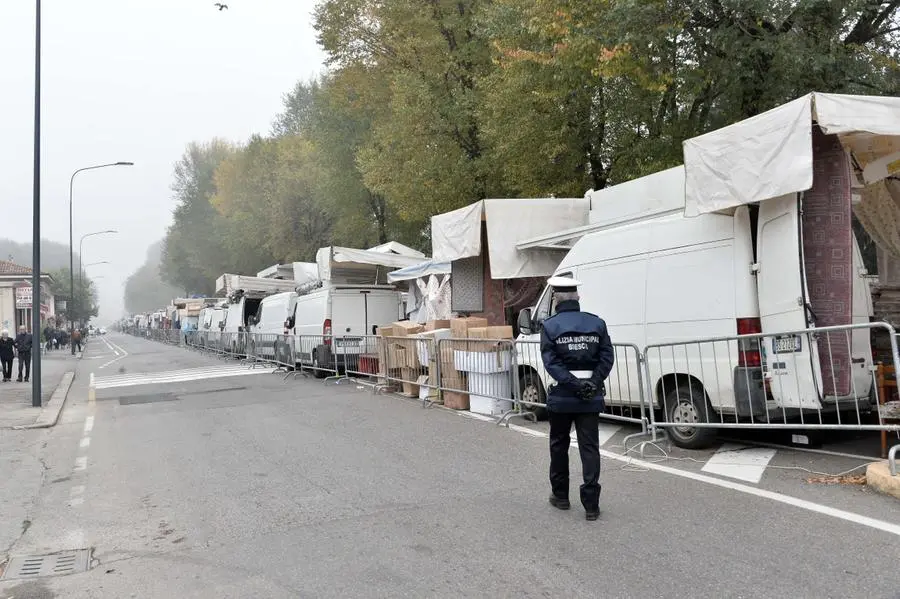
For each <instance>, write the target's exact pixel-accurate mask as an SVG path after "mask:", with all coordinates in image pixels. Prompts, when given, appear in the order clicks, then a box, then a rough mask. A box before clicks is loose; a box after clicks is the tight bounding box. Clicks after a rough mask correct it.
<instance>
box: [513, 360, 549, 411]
mask: <svg viewBox="0 0 900 599" xmlns="http://www.w3.org/2000/svg"><path fill="white" fill-rule="evenodd" d="M519 395H520V397H521V399H522V401H527V402H530V403H539V404H544V405H546V404H547V392H546V391H544V384H543V383H542V382H541V378H540V377H539V376H538V375H537V374H536V373H535V372H534V371H533V370H526V371H525V372H523V373H522V375H521V376H520V377H519ZM522 409H523V410H525V411H526V412H531V413H533V414H534V417H535V418H537V419H538V420H546V419H547V408H542V407H539V406H532V405H523V406H522Z"/></svg>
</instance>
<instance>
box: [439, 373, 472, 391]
mask: <svg viewBox="0 0 900 599" xmlns="http://www.w3.org/2000/svg"><path fill="white" fill-rule="evenodd" d="M441 389H448V390H450V391H457V392H460V393H462V392H465V391H467V390H468V389H469V382H468V379H467V377H466V373H464V372H454V373H451V374H449V375H448V374H447V372H445V371H442V372H441Z"/></svg>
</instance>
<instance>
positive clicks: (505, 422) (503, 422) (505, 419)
mask: <svg viewBox="0 0 900 599" xmlns="http://www.w3.org/2000/svg"><path fill="white" fill-rule="evenodd" d="M516 417H520V418H527V419H529V420H531V421H532V422H537V416H535V414H534V412H529V411H524V412H517V411H515V410H510V411H509V412H506V413H505V414H503V415H501V416H500V418H499V419H498V420H497V426H505V427H506V428H509V421H510V420H512V419H513V418H516Z"/></svg>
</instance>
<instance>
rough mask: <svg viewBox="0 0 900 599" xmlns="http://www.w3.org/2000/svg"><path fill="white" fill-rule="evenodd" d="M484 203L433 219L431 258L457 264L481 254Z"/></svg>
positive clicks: (436, 216) (476, 203)
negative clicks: (458, 261) (456, 261)
mask: <svg viewBox="0 0 900 599" xmlns="http://www.w3.org/2000/svg"><path fill="white" fill-rule="evenodd" d="M483 210H484V205H483V203H482V202H475V203H474V204H472V205H470V206H466V207H465V208H460V209H459V210H453V211H452V212H445V213H444V214H437V215H435V216H432V217H431V256H432V258H433V259H434V261H435V262H453V261H454V260H459V259H461V258H471V257H472V256H477V255H479V254H480V253H481V214H482V211H483Z"/></svg>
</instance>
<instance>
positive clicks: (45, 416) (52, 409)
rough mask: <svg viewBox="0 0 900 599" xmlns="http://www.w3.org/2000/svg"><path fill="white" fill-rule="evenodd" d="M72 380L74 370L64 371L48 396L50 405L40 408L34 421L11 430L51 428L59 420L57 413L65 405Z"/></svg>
mask: <svg viewBox="0 0 900 599" xmlns="http://www.w3.org/2000/svg"><path fill="white" fill-rule="evenodd" d="M74 380H75V373H74V372H72V371H69V372H67V373H65V374H64V375H63V378H62V380H61V381H60V382H59V385H58V386H57V387H56V390H54V391H53V395H51V396H50V402H49V404H50V405H49V406H48V407H45V408H41V413H40V414H39V415H38V417H37V420H36V421H35V423H34V424H28V425H24V426H14V427H13V429H12V430H14V431H27V430H33V429H36V428H51V427H54V426H56V423H57V421H59V415H60V414H61V413H62V410H63V408H64V407H65V405H66V399H68V397H69V389H70V388H71V387H72V381H74Z"/></svg>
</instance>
